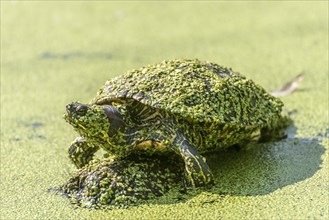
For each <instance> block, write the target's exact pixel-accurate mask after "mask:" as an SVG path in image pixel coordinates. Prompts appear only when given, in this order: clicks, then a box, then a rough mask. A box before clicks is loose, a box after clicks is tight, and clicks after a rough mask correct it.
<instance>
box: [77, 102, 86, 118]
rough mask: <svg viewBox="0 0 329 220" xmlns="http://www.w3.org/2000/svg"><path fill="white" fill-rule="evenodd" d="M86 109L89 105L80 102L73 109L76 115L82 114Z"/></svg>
mask: <svg viewBox="0 0 329 220" xmlns="http://www.w3.org/2000/svg"><path fill="white" fill-rule="evenodd" d="M88 109H89V107H88V106H87V105H83V104H80V105H78V106H77V108H76V109H75V111H76V112H77V114H78V115H80V116H84V115H85V114H86V113H87V111H88Z"/></svg>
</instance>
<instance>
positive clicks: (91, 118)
mask: <svg viewBox="0 0 329 220" xmlns="http://www.w3.org/2000/svg"><path fill="white" fill-rule="evenodd" d="M64 119H65V120H66V121H67V122H68V123H69V124H71V125H72V126H73V127H74V129H75V130H76V131H77V132H78V133H79V134H80V135H81V136H84V137H85V138H87V139H89V140H90V141H92V142H94V143H96V144H98V145H103V146H104V149H107V148H109V147H105V146H107V145H111V148H116V147H115V146H118V147H119V148H120V146H124V145H125V143H124V138H122V136H123V134H124V131H125V127H126V124H125V122H124V119H123V116H122V114H121V112H120V110H119V109H118V108H116V107H114V106H111V105H86V104H81V103H78V102H73V103H71V104H68V105H67V106H66V114H65V115H64ZM118 150H120V149H109V151H118ZM113 153H116V152H113Z"/></svg>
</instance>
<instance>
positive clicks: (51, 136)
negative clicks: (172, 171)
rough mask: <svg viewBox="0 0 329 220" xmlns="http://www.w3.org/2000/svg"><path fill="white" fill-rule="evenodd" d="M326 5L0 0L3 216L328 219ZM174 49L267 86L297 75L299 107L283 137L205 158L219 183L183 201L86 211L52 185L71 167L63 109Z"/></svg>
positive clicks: (292, 102) (289, 105) (294, 102)
mask: <svg viewBox="0 0 329 220" xmlns="http://www.w3.org/2000/svg"><path fill="white" fill-rule="evenodd" d="M327 8H328V3H327V2H319V1H318V2H269V3H267V2H266V3H265V2H261V3H258V2H254V3H238V2H234V3H224V2H213V3H209V2H207V4H205V3H201V2H196V3H192V2H184V3H165V2H163V3H158V2H157V3H146V2H145V3H132V2H129V4H128V3H113V2H102V3H95V4H92V3H77V2H70V3H55V2H53V3H48V2H47V3H46V2H44V3H39V2H16V1H10V2H9V1H6V2H5V1H2V2H1V55H2V56H1V155H0V158H1V182H0V186H1V190H0V194H1V197H0V198H1V204H0V213H1V214H0V215H1V218H3V219H49V218H52V219H120V218H125V219H136V218H139V219H155V218H162V219H192V218H193V219H220V218H224V219H264V218H266V219H287V218H288V219H289V218H299V219H304V218H317V219H327V218H328V216H329V210H328V206H327V201H328V196H329V192H328V187H327V183H328V182H329V176H328V173H329V172H328V170H329V167H328V164H329V163H328V159H329V157H328V148H329V142H328V107H329V106H328V92H329V91H328V41H327V39H328V11H327ZM87 15H88V16H87ZM196 15H198V16H196ZM141 24H143V25H144V27H143V28H141ZM76 51H77V52H78V53H80V54H81V55H70V56H63V55H67V54H78V53H72V52H76ZM47 53H48V54H55V55H56V54H59V55H56V56H53V55H52V56H49V55H47V56H45V54H47ZM108 54H111V55H112V56H111V58H109V56H108ZM176 57H198V58H200V59H202V60H213V61H215V62H217V63H221V64H225V65H227V66H231V67H232V68H233V69H235V70H238V71H240V72H243V73H244V74H246V75H247V77H248V78H251V79H253V80H254V81H256V82H258V83H259V84H261V85H262V86H264V88H266V89H267V90H274V89H277V88H279V87H280V86H281V85H282V83H283V82H285V81H286V80H287V79H290V78H292V77H293V76H295V75H296V74H298V73H300V72H301V71H304V73H305V80H304V81H303V83H302V85H301V89H299V91H297V92H296V93H294V94H292V95H290V96H287V97H283V98H282V100H283V102H284V104H285V107H286V109H288V110H294V109H295V110H296V111H297V112H296V113H295V114H293V115H291V117H292V119H293V120H294V126H292V127H290V128H288V130H287V132H288V136H289V139H287V140H282V141H280V142H276V143H270V144H267V143H266V144H261V145H257V146H253V147H250V148H247V149H245V150H241V151H235V150H233V149H232V150H230V151H228V152H226V153H225V154H221V155H222V156H221V155H218V156H219V159H217V160H212V159H208V163H209V165H210V167H211V168H212V169H213V171H214V175H215V179H216V185H215V187H214V188H213V189H212V191H210V192H208V191H202V192H195V193H192V195H191V196H190V197H187V198H177V199H176V200H172V199H170V198H166V197H161V199H159V200H156V201H158V203H156V202H155V203H153V204H149V205H141V206H137V207H130V208H128V209H124V210H122V209H113V210H111V211H107V210H96V211H89V210H87V209H82V208H80V209H76V208H75V207H72V206H71V205H70V203H69V201H68V200H67V199H65V198H62V197H59V196H58V195H53V194H51V193H48V191H47V190H48V189H49V188H50V187H53V186H57V185H60V184H62V183H63V182H64V181H65V180H66V179H67V178H68V177H69V176H70V174H71V173H72V172H74V171H75V168H74V167H73V165H71V164H70V163H69V159H68V158H67V152H66V145H67V143H69V142H70V141H71V140H73V139H74V138H75V134H74V132H73V131H71V128H70V127H69V126H67V125H66V124H65V122H64V121H63V120H62V119H61V116H62V114H63V106H65V105H66V104H67V103H69V102H70V101H72V100H75V99H77V98H78V97H79V99H80V100H82V101H85V102H87V101H88V100H90V99H91V98H92V94H94V93H95V92H96V91H97V89H98V87H99V85H101V84H102V83H103V82H104V80H106V79H108V78H109V77H111V76H113V77H115V76H117V75H118V74H119V73H122V72H123V71H125V70H127V69H132V68H137V67H139V66H141V65H145V64H147V63H155V62H158V61H160V60H163V59H167V58H176ZM35 123H38V124H39V123H42V124H43V125H42V126H33V124H35ZM217 158H218V157H217ZM173 201H174V202H173Z"/></svg>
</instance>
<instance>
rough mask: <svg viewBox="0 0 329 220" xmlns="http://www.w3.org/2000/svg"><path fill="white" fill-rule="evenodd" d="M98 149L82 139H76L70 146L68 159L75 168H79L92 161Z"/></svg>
mask: <svg viewBox="0 0 329 220" xmlns="http://www.w3.org/2000/svg"><path fill="white" fill-rule="evenodd" d="M98 149H99V147H97V146H94V145H91V144H90V143H87V142H86V141H85V139H84V137H77V138H76V139H75V140H74V141H73V142H72V143H71V145H70V147H69V150H68V153H69V158H70V159H71V161H72V162H73V164H74V165H75V166H76V167H77V168H81V167H83V166H84V165H86V164H87V163H88V162H89V161H91V160H92V158H93V156H94V153H95V152H96V151H97V150H98Z"/></svg>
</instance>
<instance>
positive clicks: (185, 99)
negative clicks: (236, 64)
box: [92, 60, 283, 125]
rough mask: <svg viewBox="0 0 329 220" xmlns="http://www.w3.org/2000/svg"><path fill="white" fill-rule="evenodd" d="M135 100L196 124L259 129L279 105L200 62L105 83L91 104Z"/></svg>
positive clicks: (233, 75) (167, 64) (166, 65)
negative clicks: (127, 99)
mask: <svg viewBox="0 0 329 220" xmlns="http://www.w3.org/2000/svg"><path fill="white" fill-rule="evenodd" d="M120 98H133V99H136V100H139V101H140V102H142V103H144V104H147V105H150V106H153V107H156V108H160V109H164V110H166V111H168V112H172V113H176V114H179V115H181V116H183V117H188V118H191V119H193V120H195V121H206V122H217V123H230V124H237V125H263V124H264V123H266V122H268V121H271V120H273V119H276V118H277V117H278V116H279V115H280V113H281V110H282V106H283V103H282V102H281V101H280V100H279V99H277V98H275V97H273V96H271V95H270V94H269V93H267V92H266V91H265V90H264V89H263V88H262V87H261V86H259V85H257V84H255V83H254V82H253V81H251V80H249V79H246V78H245V77H244V76H242V75H241V74H239V73H237V72H234V71H232V70H231V69H229V68H226V67H223V66H220V65H217V64H214V63H210V62H201V61H199V60H169V61H163V62H161V63H159V64H155V65H148V66H145V67H142V68H140V69H138V70H132V71H129V72H127V73H126V74H124V75H122V76H119V77H117V78H114V79H112V80H109V81H107V82H106V83H105V85H104V86H103V87H102V88H101V89H100V91H99V93H98V95H97V96H96V98H95V99H94V100H93V101H92V103H97V104H102V103H107V102H111V101H112V100H113V99H120Z"/></svg>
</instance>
